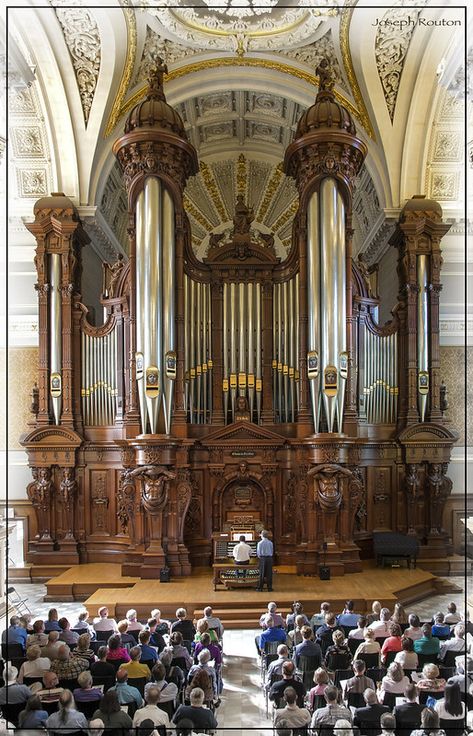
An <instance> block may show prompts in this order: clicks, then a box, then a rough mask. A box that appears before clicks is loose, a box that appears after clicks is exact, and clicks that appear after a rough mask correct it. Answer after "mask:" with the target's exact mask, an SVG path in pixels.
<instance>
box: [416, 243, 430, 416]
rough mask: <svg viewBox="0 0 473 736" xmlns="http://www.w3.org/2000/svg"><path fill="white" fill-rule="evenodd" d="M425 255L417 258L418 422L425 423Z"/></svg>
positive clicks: (426, 318) (426, 275)
mask: <svg viewBox="0 0 473 736" xmlns="http://www.w3.org/2000/svg"><path fill="white" fill-rule="evenodd" d="M427 283H428V262H427V256H426V255H420V256H417V285H418V287H419V291H418V294H417V371H418V396H419V414H420V421H421V422H425V412H426V410H427V399H428V395H429V296H428V286H427Z"/></svg>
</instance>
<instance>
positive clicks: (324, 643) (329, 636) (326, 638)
mask: <svg viewBox="0 0 473 736" xmlns="http://www.w3.org/2000/svg"><path fill="white" fill-rule="evenodd" d="M334 631H336V629H333V631H332V630H330V631H326V632H325V634H322V636H319V637H317V643H318V644H319V645H320V648H321V650H322V654H323V655H324V656H325V652H326V651H327V649H328V648H329V647H331V646H332V644H333V632H334Z"/></svg>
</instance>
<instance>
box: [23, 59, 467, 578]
mask: <svg viewBox="0 0 473 736" xmlns="http://www.w3.org/2000/svg"><path fill="white" fill-rule="evenodd" d="M325 66H326V65H325ZM165 73H166V67H165V65H164V64H163V63H162V62H161V61H160V60H158V62H157V68H156V69H155V70H154V72H153V73H152V75H151V77H150V81H149V87H148V90H147V92H146V95H145V99H142V100H140V101H139V102H138V104H136V105H135V106H134V107H133V109H132V110H131V111H130V113H129V115H128V118H127V120H126V124H125V130H124V134H123V135H122V136H121V137H120V138H119V139H118V140H117V141H116V142H115V144H114V146H113V152H114V154H115V156H116V157H117V159H118V161H119V164H120V167H121V170H122V173H123V183H124V186H125V188H126V191H127V195H128V209H129V227H128V234H129V248H128V257H127V259H126V262H125V259H123V262H122V261H120V263H118V264H116V266H115V267H112V268H111V269H109V270H110V274H109V278H108V280H107V279H105V282H104V286H103V291H104V294H103V298H102V304H103V307H104V310H105V313H106V320H105V322H104V324H103V325H100V326H95V325H93V324H91V322H90V321H89V315H88V310H87V308H86V306H85V305H84V304H83V303H82V301H81V299H82V297H81V251H82V249H83V248H86V247H88V237H87V235H86V234H85V231H84V230H83V228H82V224H81V222H80V219H79V216H78V213H77V210H76V209H75V207H74V205H73V203H72V202H71V201H70V200H69V199H68V198H67V197H65V196H64V195H62V194H59V193H56V194H54V195H51V197H44V198H43V199H41V200H39V201H38V202H37V203H36V205H35V209H34V221H33V222H31V223H28V224H27V228H28V229H29V230H30V232H31V233H32V234H33V235H34V236H35V238H36V240H37V248H36V257H35V264H36V269H37V284H36V289H37V294H38V314H39V329H38V334H39V368H38V397H37V401H36V402H35V414H34V420H33V425H32V427H31V425H30V430H29V431H28V432H26V433H25V434H24V435H23V436H22V439H21V442H22V445H23V447H24V448H25V450H26V452H27V454H28V459H29V465H30V467H31V470H32V475H33V482H31V483H30V484H29V485H28V495H29V497H30V499H31V503H32V506H33V509H34V516H32V519H34V523H31V524H30V525H29V527H28V529H29V539H28V556H27V559H28V562H29V563H31V564H32V566H33V568H34V567H35V566H36V565H37V566H38V569H39V566H44V565H46V566H47V565H52V564H75V563H78V562H95V561H100V562H103V561H106V560H110V561H113V562H117V561H120V562H121V563H122V570H123V572H124V574H126V575H133V576H137V577H140V576H141V577H154V576H155V575H156V570H157V569H159V567H162V566H163V564H164V563H167V565H168V566H169V567H170V568H171V572H172V574H173V576H179V575H187V574H189V573H190V571H191V566H192V565H199V566H202V565H207V566H208V565H210V564H211V563H212V562H213V564H214V565H224V566H225V565H226V567H227V568H230V565H229V562H228V560H229V557H230V555H231V549H232V545H233V544H234V543H235V538H234V535H236V534H239V533H240V532H242V533H245V535H246V534H247V533H248V534H253V538H252V539H250V540H249V543H250V545H252V546H255V544H256V542H255V540H256V534H257V532H258V531H259V529H260V528H261V525H262V523H263V520H264V523H265V525H267V528H269V529H271V530H272V534H273V538H274V540H275V542H276V550H277V555H278V557H277V562H279V563H283V564H287V565H293V566H295V567H296V569H297V571H298V572H299V573H300V574H316V573H317V572H318V565H319V563H320V562H321V561H322V559H324V552H323V548H324V543H325V542H328V549H327V564H329V565H330V566H331V569H332V575H343V574H345V573H349V572H356V571H359V570H361V558H360V552H361V551H363V552H364V556H369V555H370V554H372V551H373V533H374V532H378V531H386V532H389V531H392V532H406V531H409V534H413V535H415V536H416V537H417V539H418V541H419V547H420V548H419V555H418V557H419V560H421V559H422V558H425V559H426V560H432V559H433V558H435V559H436V560H438V561H439V562H438V565H439V566H438V567H436V569H435V571H436V572H437V571H439V570H441V569H442V567H441V565H442V564H443V563H442V560H445V558H446V556H447V555H448V553H449V549H450V547H449V541H448V534H447V533H446V532H445V530H444V529H443V527H442V511H443V508H444V505H445V501H446V497H447V496H448V493H449V492H450V490H451V482H450V481H449V479H448V477H447V476H446V472H447V468H448V463H449V460H450V453H451V448H452V445H453V444H454V442H455V441H456V439H457V435H456V434H455V432H453V431H451V430H450V429H449V428H448V427H447V426H446V422H445V419H444V417H443V415H442V411H441V404H440V390H441V384H440V375H439V374H440V360H439V292H440V289H441V283H440V269H441V263H442V259H441V250H440V243H441V239H442V237H443V235H444V234H445V233H446V232H447V231H448V229H449V225H448V224H445V223H444V222H443V220H442V210H441V208H440V206H439V205H438V204H437V203H436V202H434V201H431V200H427V199H425V198H424V197H422V196H415V197H413V198H412V199H411V200H409V201H408V202H407V203H406V205H405V206H404V208H403V210H402V212H401V214H400V217H399V222H398V224H397V227H396V230H395V232H394V234H393V236H392V238H391V241H390V247H391V248H395V249H396V250H397V254H398V283H399V297H398V304H397V305H396V307H395V308H394V310H393V316H392V320H391V321H390V322H388V323H387V324H385V325H380V324H378V322H377V313H378V306H379V299H378V298H377V297H375V296H373V294H372V293H371V291H370V289H369V283H368V281H367V279H366V278H365V274H364V272H363V268H362V266H360V263H358V265H357V263H356V262H355V261H354V260H353V257H352V256H353V254H352V237H353V229H352V192H353V186H354V182H355V178H356V176H357V174H358V172H359V171H360V168H361V166H362V164H363V161H364V159H365V157H366V155H367V145H366V144H365V142H364V141H362V140H361V138H360V137H358V135H357V131H356V128H355V124H354V121H353V119H352V116H351V114H350V112H349V111H348V110H347V109H346V108H345V107H344V106H343V105H342V104H341V103H340V102H339V101H338V99H337V98H336V96H335V93H334V91H333V84H331V82H330V79H329V75H328V76H327V73H326V72H324V73H323V74H322V73H321V76H320V87H319V90H318V94H317V97H316V100H315V102H314V104H313V105H312V106H311V107H310V108H308V109H307V110H306V112H305V113H304V114H303V115H302V117H301V119H300V121H299V123H298V125H297V129H296V133H295V138H294V141H293V142H292V143H291V144H290V145H289V147H288V148H287V150H286V154H285V158H284V162H283V164H282V168H281V171H280V174H281V176H283V175H284V174H285V175H286V176H288V177H292V178H294V180H295V182H296V186H297V190H298V194H299V205H298V210H297V212H296V213H295V216H294V220H293V229H292V239H291V244H290V247H289V249H288V252H287V256H286V257H285V258H283V259H281V258H279V257H278V256H277V255H276V251H275V249H274V236H273V234H271V233H268V232H267V228H266V229H264V228H263V232H262V234H261V233H259V232H258V230H257V224H258V222H257V218H258V212H254V211H253V207H252V203H251V202H248V201H246V197H245V195H243V194H242V193H241V188H240V182H239V183H238V187H237V183H235V187H236V189H235V199H236V203H235V212H234V216H233V229H232V230H231V229H230V230H227V231H225V232H223V225H224V223H223V222H222V223H220V224H219V225H218V226H217V227H216V228H215V232H213V233H209V245H210V247H209V249H208V251H207V254H206V256H205V257H204V258H203V259H199V258H198V257H197V255H196V252H195V251H194V250H193V247H192V240H191V231H190V225H189V220H188V216H187V213H186V211H185V209H184V198H183V197H184V190H185V187H186V183H187V181H188V179H189V177H192V176H193V175H195V174H196V173H197V172H198V170H199V162H198V158H197V153H196V150H195V149H194V147H193V146H192V144H191V143H190V142H189V141H188V140H187V136H186V132H185V127H184V123H183V121H182V120H181V118H180V117H179V115H178V113H177V112H176V111H175V110H174V109H173V108H172V107H171V106H170V105H169V104H168V103H167V101H166V97H165V93H164V86H163V84H164V81H163V80H164V75H165ZM248 191H250V188H248ZM268 201H269V200H268ZM289 214H290V213H289ZM230 220H231V217H230ZM230 226H231V222H230ZM88 276H89V275H88V274H87V277H88ZM99 288H100V287H99ZM408 468H409V470H408ZM406 476H409V477H411V478H414V479H415V482H411V481H409V482H407V483H406ZM64 478H67V479H68V482H69V483H70V484H71V487H73V488H74V493H73V494H69V495H70V497H68V498H67V499H65V497H63V496H61V491H60V489H61V483H63V480H64ZM45 479H46V480H45ZM430 506H432V507H434V508H435V519H434V522H432V520H431V518H430V512H429V508H430ZM409 510H410V511H409ZM243 517H246V518H247V519H250V520H251V521H250V522H248V521H247V520H246V521H242V519H243ZM71 519H72V527H73V528H71V521H70V520H71ZM248 524H249V525H248ZM327 535H328V537H329V539H328V540H327V539H326V538H325V537H326V536H327ZM212 558H213V559H212ZM41 569H43V570H44V567H42V568H41ZM252 572H253V571H252ZM227 573H229V574H230V573H231V574H232V575H235V576H237V573H236V572H235V571H234V570H231V569H228V570H227ZM33 574H34V572H33ZM38 574H39V573H38ZM43 574H44V573H43ZM220 575H221V573H220V572H219V578H218V579H219V580H220V579H221V577H220ZM237 577H238V576H237ZM235 579H236V578H235ZM238 584H243V583H242V581H241V580H240V581H239V582H238Z"/></svg>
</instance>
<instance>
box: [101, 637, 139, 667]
mask: <svg viewBox="0 0 473 736" xmlns="http://www.w3.org/2000/svg"><path fill="white" fill-rule="evenodd" d="M140 656H141V649H140ZM117 659H120V660H123V661H124V662H129V661H130V655H129V654H128V649H126V647H124V646H122V643H121V640H120V634H112V636H111V637H110V639H109V640H108V652H107V660H108V661H109V662H113V661H116V660H117Z"/></svg>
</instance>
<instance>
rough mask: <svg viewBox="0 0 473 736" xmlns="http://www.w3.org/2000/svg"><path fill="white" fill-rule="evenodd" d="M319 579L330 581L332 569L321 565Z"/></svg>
mask: <svg viewBox="0 0 473 736" xmlns="http://www.w3.org/2000/svg"><path fill="white" fill-rule="evenodd" d="M319 578H320V579H321V580H330V568H329V567H327V566H326V565H320V567H319Z"/></svg>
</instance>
